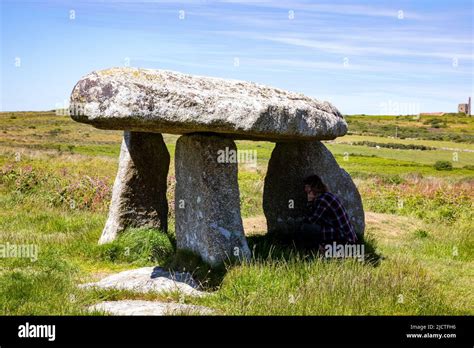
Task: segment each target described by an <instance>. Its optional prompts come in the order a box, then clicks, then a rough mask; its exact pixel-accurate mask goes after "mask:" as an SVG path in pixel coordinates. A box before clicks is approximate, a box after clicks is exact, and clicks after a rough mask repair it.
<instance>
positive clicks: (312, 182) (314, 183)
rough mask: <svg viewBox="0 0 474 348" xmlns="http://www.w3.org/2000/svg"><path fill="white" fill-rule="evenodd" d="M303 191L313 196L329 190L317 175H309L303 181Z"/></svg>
mask: <svg viewBox="0 0 474 348" xmlns="http://www.w3.org/2000/svg"><path fill="white" fill-rule="evenodd" d="M304 191H305V192H306V193H307V194H310V193H313V194H315V195H320V194H321V193H324V192H328V191H329V190H328V187H327V186H326V185H325V184H324V182H323V181H322V180H321V178H320V177H319V176H318V175H310V176H308V177H307V178H306V179H304Z"/></svg>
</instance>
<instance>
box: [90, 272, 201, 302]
mask: <svg viewBox="0 0 474 348" xmlns="http://www.w3.org/2000/svg"><path fill="white" fill-rule="evenodd" d="M81 287H83V288H93V287H95V288H100V289H119V290H131V291H135V292H140V293H147V292H156V293H163V292H173V291H177V292H179V293H181V294H183V295H189V296H204V295H207V293H206V292H204V291H200V290H198V289H199V284H197V283H196V281H195V280H194V279H193V278H192V276H191V274H189V273H187V272H173V273H170V272H168V271H166V270H165V269H163V268H161V267H143V268H138V269H133V270H129V271H123V272H120V273H117V274H112V275H110V276H107V277H105V278H104V279H102V280H100V281H98V282H95V283H87V284H82V285H81Z"/></svg>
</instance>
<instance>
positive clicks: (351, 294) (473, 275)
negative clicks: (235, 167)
mask: <svg viewBox="0 0 474 348" xmlns="http://www.w3.org/2000/svg"><path fill="white" fill-rule="evenodd" d="M434 118H435V117H433V116H430V117H426V118H424V117H422V118H420V119H416V118H414V117H412V116H402V117H393V116H381V117H374V116H362V115H358V116H349V117H347V120H348V123H349V126H350V134H348V135H347V136H345V137H341V138H338V139H336V140H335V141H331V142H327V143H326V145H327V146H328V148H329V149H330V150H331V151H332V153H333V154H334V155H335V157H336V159H337V161H338V162H339V164H340V165H341V166H342V167H343V168H345V169H346V170H347V171H348V172H349V173H350V174H351V175H352V177H353V179H354V181H355V183H356V185H357V186H358V188H359V190H360V192H361V195H362V198H363V202H364V207H365V210H366V220H367V229H366V239H367V243H369V244H370V245H371V246H372V247H373V248H374V251H373V252H372V254H373V256H374V257H373V258H371V259H369V260H368V261H367V262H358V261H354V260H344V261H334V260H333V261H325V260H321V259H318V258H313V257H310V256H308V255H303V254H301V253H297V252H295V251H294V250H286V249H285V250H283V249H281V248H279V247H271V246H270V245H268V242H267V241H266V239H265V232H266V231H265V228H266V225H265V219H264V217H263V211H262V208H261V206H262V192H263V180H264V177H265V172H266V166H267V162H268V160H269V158H270V155H271V151H272V149H273V144H271V143H266V142H250V141H239V142H237V145H238V148H239V149H255V150H257V156H258V166H257V168H248V167H245V166H240V167H239V185H240V191H241V209H242V215H243V217H244V225H245V229H246V234H247V236H248V240H249V244H250V246H251V248H252V249H253V250H254V253H253V258H252V260H251V261H250V262H249V263H246V264H242V265H238V266H237V265H234V266H229V267H228V269H227V272H226V273H225V274H218V271H211V274H205V273H206V272H204V271H205V269H203V268H202V266H201V268H200V269H197V270H195V275H196V277H197V278H198V279H200V280H201V281H202V282H203V283H204V285H205V286H208V287H212V288H213V290H214V292H213V294H212V295H211V296H208V297H206V298H200V299H195V298H185V299H184V301H185V302H186V303H196V304H203V305H206V306H209V307H211V308H214V309H215V310H216V311H217V312H218V313H222V314H230V315H233V314H244V315H267V314H275V315H310V314H314V315H337V314H354V315H362V314H368V315H376V314H383V315H390V314H401V315H418V314H437V315H448V314H454V315H462V314H471V315H472V314H474V294H473V292H472V289H473V288H474V281H473V279H474V237H473V222H472V221H473V220H474V216H473V215H474V214H473V210H472V208H473V201H474V193H473V192H474V152H473V151H474V142H473V138H474V118H467V117H461V116H459V115H449V116H443V117H440V121H434V120H433V119H434ZM0 134H1V137H0V176H1V177H0V245H8V244H16V245H18V244H26V245H36V246H37V247H38V251H39V253H38V258H37V260H30V259H28V258H17V257H3V258H0V309H1V310H0V314H3V315H21V314H25V315H27V314H34V315H53V314H65V315H66V314H67V315H70V314H87V312H86V311H85V308H86V306H87V305H89V304H93V303H96V302H99V301H102V300H112V299H123V298H146V299H160V300H163V301H176V296H177V295H176V294H173V293H170V294H166V295H153V294H148V295H139V294H136V293H132V292H125V291H104V290H101V291H98V290H83V289H79V288H78V287H77V284H79V283H82V282H87V281H92V280H96V279H99V278H101V277H103V276H105V275H107V274H109V273H113V272H117V271H119V270H125V269H130V268H136V267H138V266H143V265H157V264H163V265H166V264H171V263H170V260H172V259H173V255H174V246H173V231H172V229H173V225H174V223H173V207H172V206H171V207H170V208H171V209H170V225H171V231H170V234H169V235H164V234H162V233H160V232H157V231H140V230H133V231H129V232H128V233H126V234H125V235H124V236H123V237H122V238H120V239H119V240H117V241H116V242H114V243H112V244H109V245H103V246H99V245H97V241H98V238H99V236H100V233H101V230H102V228H103V226H104V223H105V219H106V214H107V208H108V204H109V200H110V195H111V187H112V183H113V180H114V177H115V173H116V170H117V159H118V154H119V147H120V140H121V133H120V132H116V131H101V130H97V129H94V128H92V127H90V126H87V125H83V124H78V123H75V122H73V121H72V120H70V119H69V118H68V117H65V116H56V115H55V114H54V113H52V112H17V113H9V112H6V113H0ZM176 139H177V136H171V135H166V136H165V141H166V143H167V146H168V148H169V151H170V153H171V155H172V158H173V153H174V147H175V142H176ZM363 141H368V142H372V143H376V144H382V146H378V147H371V146H365V145H354V144H355V143H359V144H360V143H361V142H363ZM387 143H395V144H404V145H425V146H428V147H430V148H433V149H430V150H408V149H396V148H387V147H383V144H387ZM437 161H448V162H450V163H451V165H452V169H450V170H437V169H436V168H435V164H436V162H437ZM448 169H449V168H448ZM173 183H174V163H173V162H172V163H171V166H170V173H169V184H170V185H169V187H170V188H172V187H173ZM168 197H169V201H170V202H171V201H172V200H173V191H172V190H171V189H170V190H169V192H168ZM126 246H128V247H130V252H129V253H124V250H125V248H126ZM213 272H214V273H213ZM219 272H220V271H219ZM203 274H204V275H203ZM215 279H219V282H218V283H216V282H215Z"/></svg>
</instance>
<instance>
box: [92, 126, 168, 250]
mask: <svg viewBox="0 0 474 348" xmlns="http://www.w3.org/2000/svg"><path fill="white" fill-rule="evenodd" d="M169 164H170V155H169V153H168V149H167V148H166V145H165V143H164V141H163V136H162V135H161V134H159V133H143V132H129V131H125V132H124V136H123V141H122V147H121V150H120V159H119V168H118V172H117V176H116V178H115V183H114V187H113V191H112V202H111V204H110V210H109V216H108V219H107V223H106V225H105V228H104V230H103V232H102V236H101V237H100V240H99V244H103V243H107V242H111V241H112V240H114V239H115V238H116V237H117V235H118V234H119V233H120V232H122V231H123V230H125V229H126V228H127V227H150V228H157V229H161V230H163V231H166V230H167V228H168V221H167V218H168V202H167V199H166V185H167V176H168V169H169Z"/></svg>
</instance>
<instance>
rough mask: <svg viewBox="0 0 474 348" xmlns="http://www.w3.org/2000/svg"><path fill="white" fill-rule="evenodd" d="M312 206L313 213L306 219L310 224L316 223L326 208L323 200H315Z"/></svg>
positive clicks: (326, 205) (325, 202) (326, 204)
mask: <svg viewBox="0 0 474 348" xmlns="http://www.w3.org/2000/svg"><path fill="white" fill-rule="evenodd" d="M313 204H314V205H315V207H314V210H313V213H312V214H311V215H310V216H309V218H308V221H309V222H310V223H316V222H318V221H319V219H321V216H323V214H324V212H325V211H326V210H327V208H328V203H327V201H326V200H325V199H324V198H316V200H315V201H314V202H313Z"/></svg>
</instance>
